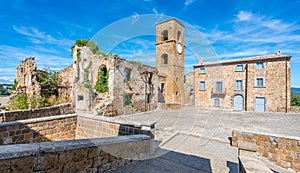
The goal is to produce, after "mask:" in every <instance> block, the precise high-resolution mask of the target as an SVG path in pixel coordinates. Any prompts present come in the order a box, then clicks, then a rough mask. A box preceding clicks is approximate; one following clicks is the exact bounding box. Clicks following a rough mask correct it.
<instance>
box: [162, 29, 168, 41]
mask: <svg viewBox="0 0 300 173" xmlns="http://www.w3.org/2000/svg"><path fill="white" fill-rule="evenodd" d="M162 37H163V41H166V40H168V30H164V31H163V32H162Z"/></svg>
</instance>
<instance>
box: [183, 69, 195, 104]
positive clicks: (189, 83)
mask: <svg viewBox="0 0 300 173" xmlns="http://www.w3.org/2000/svg"><path fill="white" fill-rule="evenodd" d="M194 82H195V81H194V73H193V72H190V73H187V74H186V75H185V76H184V104H185V105H187V106H194V102H195V94H194Z"/></svg>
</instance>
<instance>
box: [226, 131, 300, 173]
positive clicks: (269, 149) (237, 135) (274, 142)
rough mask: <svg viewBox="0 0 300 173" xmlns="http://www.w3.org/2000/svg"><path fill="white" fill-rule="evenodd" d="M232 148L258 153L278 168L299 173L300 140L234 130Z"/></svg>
mask: <svg viewBox="0 0 300 173" xmlns="http://www.w3.org/2000/svg"><path fill="white" fill-rule="evenodd" d="M232 146H235V147H239V148H241V149H244V150H250V151H255V152H258V153H259V154H260V155H262V156H264V157H266V158H267V159H268V160H270V161H271V162H273V163H275V164H276V165H278V166H281V167H283V168H288V169H294V170H296V171H300V138H296V137H282V136H278V135H273V134H258V133H253V132H240V131H235V130H234V131H232Z"/></svg>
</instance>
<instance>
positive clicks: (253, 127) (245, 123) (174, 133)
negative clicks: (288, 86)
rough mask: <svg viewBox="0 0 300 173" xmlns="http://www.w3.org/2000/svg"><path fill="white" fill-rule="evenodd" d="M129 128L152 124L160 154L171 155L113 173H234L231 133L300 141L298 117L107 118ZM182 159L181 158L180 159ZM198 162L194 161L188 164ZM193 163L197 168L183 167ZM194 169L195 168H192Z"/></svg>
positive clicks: (194, 114) (185, 112)
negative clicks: (294, 137) (288, 137)
mask: <svg viewBox="0 0 300 173" xmlns="http://www.w3.org/2000/svg"><path fill="white" fill-rule="evenodd" d="M108 121H118V122H123V123H131V124H151V123H156V124H155V139H156V140H157V141H158V143H160V148H159V149H160V150H163V151H165V150H168V151H171V152H169V153H172V152H173V153H174V154H168V153H164V152H162V153H164V154H165V155H157V156H156V157H155V158H153V159H150V160H144V161H139V162H138V163H135V164H133V165H129V166H127V167H124V168H120V169H118V170H115V172H122V171H123V172H194V171H195V172H201V171H202V172H216V173H220V172H221V173H222V172H231V173H235V172H237V149H236V148H233V147H231V146H230V145H229V142H230V137H231V133H232V130H235V129H236V130H242V131H243V130H244V131H259V132H262V133H272V134H278V135H281V136H296V137H300V114H285V113H256V112H235V111H224V110H198V109H195V108H192V107H186V108H182V109H181V110H176V111H165V110H156V111H153V112H147V113H140V114H134V115H124V116H119V117H113V118H109V119H108ZM181 155H182V156H181ZM195 158H198V160H199V161H198V160H197V159H196V160H197V161H195V160H194V161H192V160H193V159H195ZM186 163H197V164H186ZM195 165H197V166H195Z"/></svg>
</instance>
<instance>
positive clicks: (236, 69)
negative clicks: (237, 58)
mask: <svg viewBox="0 0 300 173" xmlns="http://www.w3.org/2000/svg"><path fill="white" fill-rule="evenodd" d="M238 66H242V70H239V68H238ZM235 71H244V65H243V64H238V65H236V67H235Z"/></svg>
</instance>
